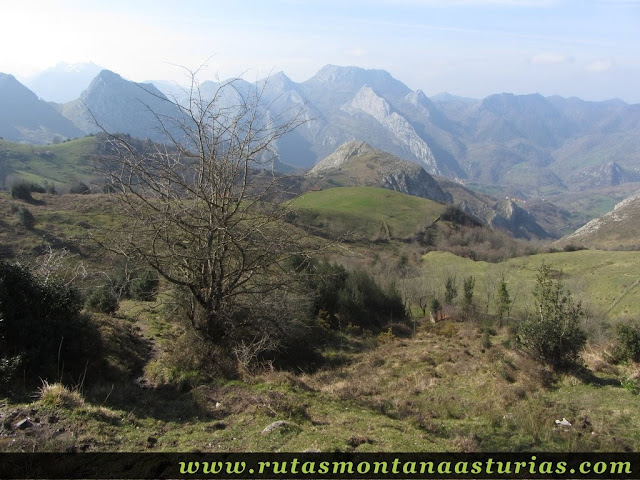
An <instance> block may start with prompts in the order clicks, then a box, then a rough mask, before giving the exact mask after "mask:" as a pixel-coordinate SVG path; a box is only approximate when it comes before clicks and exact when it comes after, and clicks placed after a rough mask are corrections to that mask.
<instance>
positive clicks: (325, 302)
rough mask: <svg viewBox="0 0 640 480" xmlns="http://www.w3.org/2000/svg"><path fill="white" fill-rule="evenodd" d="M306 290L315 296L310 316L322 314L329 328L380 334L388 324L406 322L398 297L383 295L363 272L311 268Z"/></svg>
mask: <svg viewBox="0 0 640 480" xmlns="http://www.w3.org/2000/svg"><path fill="white" fill-rule="evenodd" d="M311 269H312V271H313V275H311V276H310V278H309V286H310V287H311V289H312V291H313V292H314V293H315V302H314V311H313V315H314V316H315V317H317V316H318V314H319V312H321V311H324V312H326V314H327V315H328V320H329V323H330V325H331V327H332V328H334V329H338V328H342V327H346V326H347V325H348V324H350V323H351V324H353V325H357V326H359V327H362V328H364V329H370V330H376V331H380V330H383V329H386V328H387V326H389V325H390V324H391V323H394V322H402V321H404V320H406V319H407V312H406V310H405V308H404V303H403V301H402V297H401V296H400V294H399V293H398V292H397V291H396V290H395V289H394V288H390V289H388V290H387V291H385V290H384V289H383V288H381V287H380V285H378V284H377V283H376V282H375V281H374V280H373V278H371V276H370V275H369V274H367V273H366V272H364V271H351V272H350V271H347V270H346V269H345V268H344V267H342V266H339V265H335V264H333V265H332V264H329V263H327V262H321V263H318V264H314V265H313V266H312V267H311Z"/></svg>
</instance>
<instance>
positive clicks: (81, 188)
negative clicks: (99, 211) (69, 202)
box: [69, 181, 90, 194]
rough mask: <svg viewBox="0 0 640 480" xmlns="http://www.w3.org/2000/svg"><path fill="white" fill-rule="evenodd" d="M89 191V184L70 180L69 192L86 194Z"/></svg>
mask: <svg viewBox="0 0 640 480" xmlns="http://www.w3.org/2000/svg"><path fill="white" fill-rule="evenodd" d="M89 191H90V188H89V185H87V184H86V183H84V182H79V181H74V182H71V185H69V193H80V194H86V193H89Z"/></svg>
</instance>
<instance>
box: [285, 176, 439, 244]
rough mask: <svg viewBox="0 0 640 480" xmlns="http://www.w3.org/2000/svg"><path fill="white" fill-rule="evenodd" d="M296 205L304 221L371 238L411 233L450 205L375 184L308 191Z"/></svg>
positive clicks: (325, 230)
mask: <svg viewBox="0 0 640 480" xmlns="http://www.w3.org/2000/svg"><path fill="white" fill-rule="evenodd" d="M292 206H293V207H294V208H295V209H297V211H298V217H299V219H300V221H302V222H303V223H306V224H308V225H311V226H313V227H315V228H318V229H320V230H321V231H324V232H325V233H327V234H352V235H353V236H354V237H357V238H363V239H370V240H371V239H386V238H405V237H408V236H410V235H412V234H413V233H414V232H416V230H418V229H419V228H420V227H422V226H425V225H429V224H431V223H432V222H433V221H434V220H435V219H436V218H438V216H439V215H440V214H442V212H444V210H445V208H446V207H445V206H444V205H441V204H439V203H436V202H433V201H431V200H426V199H424V198H419V197H414V196H409V195H405V194H402V193H398V192H395V191H392V190H387V189H382V188H372V187H343V188H329V189H326V190H321V191H315V192H308V193H306V194H304V195H302V196H301V197H300V198H298V199H296V200H295V201H294V202H293V205H292Z"/></svg>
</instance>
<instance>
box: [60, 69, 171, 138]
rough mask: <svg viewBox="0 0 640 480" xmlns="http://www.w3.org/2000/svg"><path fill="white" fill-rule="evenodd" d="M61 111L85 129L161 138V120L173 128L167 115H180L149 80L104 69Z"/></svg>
mask: <svg viewBox="0 0 640 480" xmlns="http://www.w3.org/2000/svg"><path fill="white" fill-rule="evenodd" d="M62 114H63V115H64V116H65V117H67V118H68V119H70V120H71V121H72V122H73V123H74V124H75V125H76V126H77V127H78V128H80V129H82V130H83V131H84V132H86V133H98V132H101V131H103V130H104V131H106V132H108V133H126V134H129V135H131V136H134V137H137V138H141V139H150V140H153V141H158V142H162V141H164V140H166V135H165V134H164V133H163V132H162V131H161V124H160V121H161V120H162V121H165V122H166V127H167V128H168V129H170V131H172V132H175V129H174V125H173V123H172V122H171V121H168V122H167V119H179V118H181V117H180V112H179V110H178V109H177V108H176V106H175V105H174V104H173V103H171V102H170V101H169V100H168V99H167V97H165V96H164V95H163V94H162V93H161V92H160V91H159V90H158V89H157V88H156V87H154V86H153V85H152V84H141V83H134V82H130V81H128V80H125V79H123V78H122V77H121V76H120V75H118V74H116V73H113V72H110V71H108V70H103V71H102V72H100V74H98V76H97V77H96V78H95V79H94V80H93V81H92V82H91V85H89V88H87V90H85V91H84V92H82V95H81V96H80V98H79V99H78V100H74V101H72V102H69V103H66V104H64V106H63V108H62Z"/></svg>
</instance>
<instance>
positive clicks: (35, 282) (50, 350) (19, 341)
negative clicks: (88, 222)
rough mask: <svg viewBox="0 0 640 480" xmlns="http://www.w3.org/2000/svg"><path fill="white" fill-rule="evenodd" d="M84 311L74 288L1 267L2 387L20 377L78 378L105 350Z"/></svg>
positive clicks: (8, 266)
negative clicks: (82, 312)
mask: <svg viewBox="0 0 640 480" xmlns="http://www.w3.org/2000/svg"><path fill="white" fill-rule="evenodd" d="M81 308H82V299H81V297H80V295H79V293H78V292H77V290H75V289H74V288H71V287H69V286H67V285H64V284H59V283H57V282H56V281H55V280H48V281H44V280H41V279H39V278H38V277H35V276H34V275H33V274H32V273H31V272H30V271H29V270H28V269H26V268H25V267H23V266H21V265H11V264H8V263H4V262H0V320H1V321H0V383H4V384H5V385H7V384H9V382H10V381H11V380H12V379H13V377H14V376H17V375H18V374H19V375H20V377H22V376H23V375H25V376H26V378H29V379H36V378H38V377H40V378H42V379H43V380H45V379H47V378H56V379H57V380H60V379H61V375H62V373H61V372H64V373H65V374H68V375H70V376H72V377H73V376H76V378H77V377H78V376H79V375H80V374H81V373H82V371H83V369H84V368H85V366H86V363H87V361H89V360H90V359H93V358H96V354H97V353H98V352H99V347H100V337H99V333H98V332H97V330H96V328H95V327H94V326H93V324H92V323H91V322H90V319H89V318H88V317H86V316H83V315H81V313H80V310H81Z"/></svg>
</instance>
